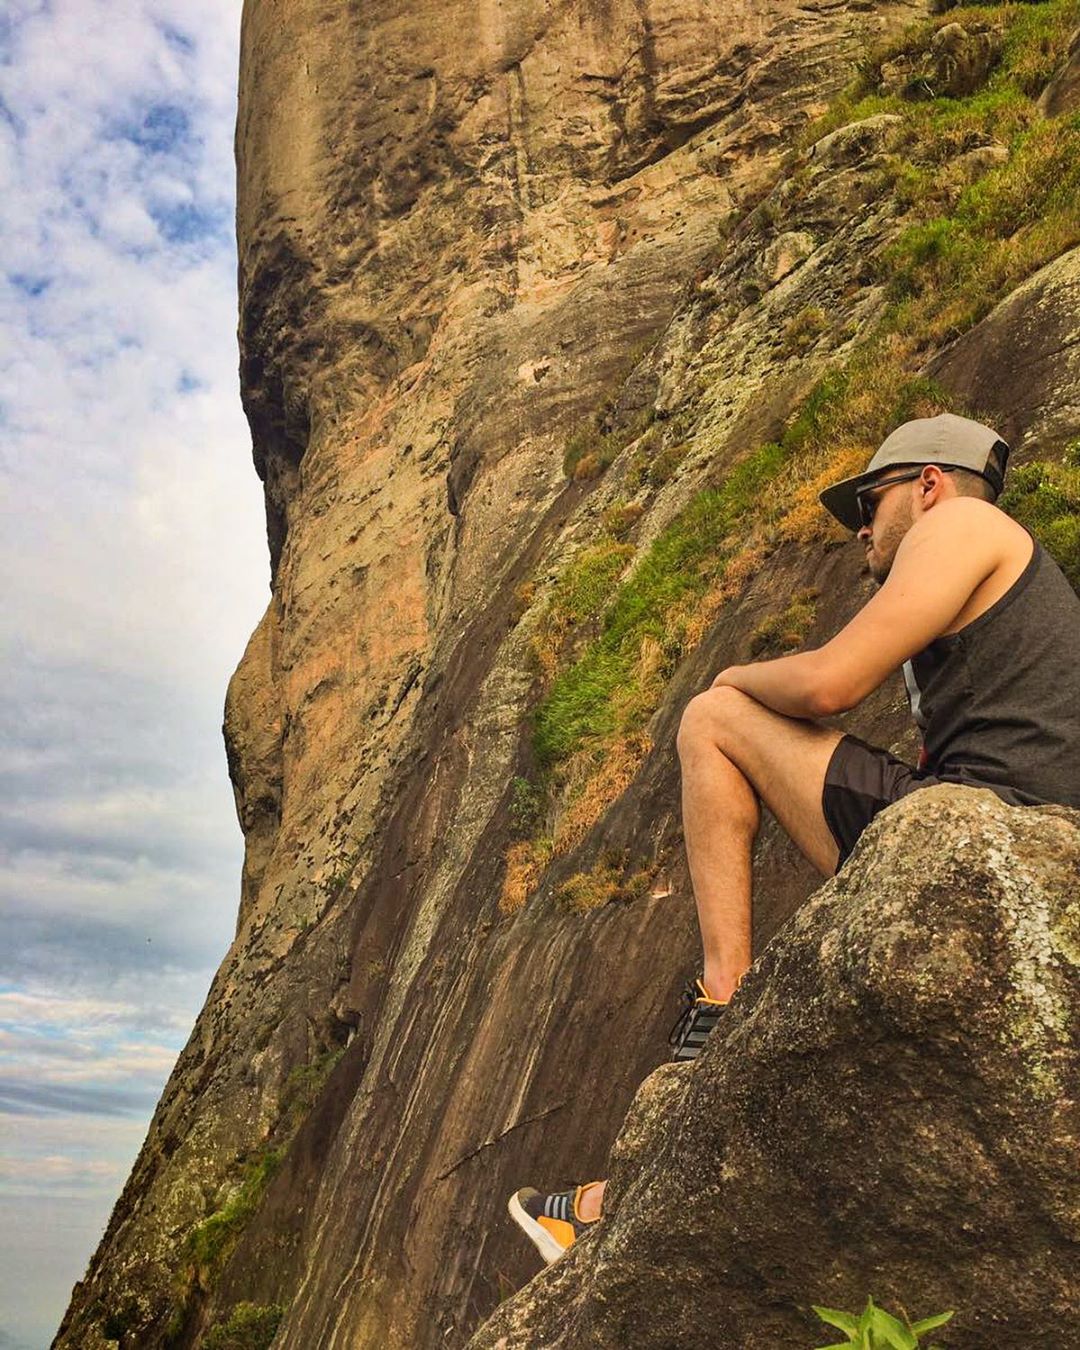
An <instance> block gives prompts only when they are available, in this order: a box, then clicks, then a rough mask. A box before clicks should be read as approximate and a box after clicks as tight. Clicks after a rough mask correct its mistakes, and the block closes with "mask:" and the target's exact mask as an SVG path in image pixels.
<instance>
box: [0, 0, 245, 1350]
mask: <svg viewBox="0 0 1080 1350" xmlns="http://www.w3.org/2000/svg"><path fill="white" fill-rule="evenodd" d="M239 18H240V0H3V4H2V7H0V597H2V604H0V676H2V679H3V684H4V698H3V701H2V704H0V709H2V710H0V1350H43V1347H46V1346H48V1344H49V1342H50V1341H51V1339H52V1336H53V1334H54V1333H55V1331H56V1328H57V1326H58V1324H59V1321H60V1318H61V1316H62V1315H63V1312H64V1309H65V1307H66V1305H67V1302H68V1298H69V1296H70V1292H71V1287H72V1284H73V1283H74V1282H75V1281H76V1280H77V1279H80V1278H81V1277H82V1275H83V1274H84V1272H85V1269H86V1264H87V1262H88V1260H89V1258H90V1255H91V1254H92V1252H93V1249H94V1248H95V1247H96V1245H97V1242H98V1239H99V1238H100V1236H101V1233H102V1231H103V1229H104V1226H105V1223H106V1222H107V1220H108V1216H109V1212H110V1210H111V1208H112V1204H113V1202H114V1201H115V1199H116V1197H117V1196H118V1194H119V1192H120V1188H121V1186H122V1184H123V1182H124V1179H125V1177H126V1176H127V1173H128V1171H129V1169H130V1166H131V1163H132V1162H133V1160H134V1157H135V1155H136V1153H137V1151H138V1149H139V1146H140V1144H141V1143H142V1140H143V1137H144V1136H145V1133H146V1127H147V1124H148V1123H149V1119H150V1115H151V1113H152V1111H153V1107H154V1104H155V1103H156V1101H157V1099H158V1096H159V1095H160V1092H161V1089H162V1087H163V1085H164V1082H165V1080H166V1078H167V1077H168V1074H169V1071H170V1069H171V1067H172V1065H173V1063H174V1061H175V1059H176V1055H177V1053H178V1051H179V1049H180V1048H181V1046H182V1045H183V1043H184V1041H185V1040H186V1038H187V1035H188V1032H189V1031H190V1028H191V1025H192V1022H193V1021H194V1018H195V1015H196V1014H197V1012H198V1010H199V1008H200V1007H201V1005H202V1002H203V999H204V997H205V994H206V990H207V988H208V986H209V983H210V980H211V978H212V975H213V972H214V969H215V968H216V966H217V964H218V962H219V961H220V960H221V958H222V956H223V955H224V953H225V951H226V949H227V947H228V944H229V942H230V940H231V938H232V934H233V931H234V925H235V920H236V910H237V905H238V900H239V876H240V863H241V856H242V841H241V836H240V831H239V828H238V826H237V823H236V814H235V809H234V805H233V798H232V791H231V788H230V786H229V782H228V776H227V772H226V766H225V755H224V749H223V746H222V741H221V730H220V729H221V720H222V708H223V701H224V695H225V687H226V684H227V682H228V678H229V675H230V674H231V673H232V670H233V669H234V668H235V666H236V663H237V661H238V660H239V658H240V656H241V654H242V652H243V648H244V644H245V642H246V640H247V637H248V635H249V633H250V632H251V630H252V628H253V627H254V626H255V624H256V623H257V621H258V618H259V615H260V614H261V612H262V609H263V607H264V606H265V604H266V601H267V599H268V595H269V591H268V583H269V565H268V558H267V549H266V537H265V524H264V516H263V508H262V493H261V488H260V485H259V482H258V479H257V478H256V475H255V472H254V469H253V467H252V464H251V442H250V437H249V435H248V431H247V426H246V423H245V421H244V418H243V414H242V411H241V408H240V401H239V391H238V385H237V373H236V371H237V352H236V337H235V331H236V255H235V244H234V238H233V192H234V169H233V161H232V133H233V124H234V120H235V109H236V67H237V49H238V33H239Z"/></svg>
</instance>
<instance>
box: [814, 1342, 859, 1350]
mask: <svg viewBox="0 0 1080 1350" xmlns="http://www.w3.org/2000/svg"><path fill="white" fill-rule="evenodd" d="M851 1344H852V1342H851V1341H837V1343H836V1344H835V1345H823V1346H822V1347H821V1350H851Z"/></svg>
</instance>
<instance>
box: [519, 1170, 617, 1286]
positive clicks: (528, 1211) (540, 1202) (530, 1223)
mask: <svg viewBox="0 0 1080 1350" xmlns="http://www.w3.org/2000/svg"><path fill="white" fill-rule="evenodd" d="M599 1184H600V1183H599V1182H596V1181H586V1182H584V1183H583V1184H582V1185H581V1186H574V1187H572V1188H571V1189H570V1190H568V1191H554V1192H552V1193H551V1194H550V1195H541V1194H540V1192H539V1191H536V1190H533V1188H532V1187H531V1186H523V1187H522V1188H521V1190H520V1191H515V1192H514V1194H513V1195H512V1196H511V1197H510V1200H509V1203H508V1204H507V1209H508V1210H509V1211H510V1217H511V1218H512V1219H513V1220H514V1222H515V1223H516V1224H517V1225H518V1227H519V1228H520V1229H521V1230H522V1232H524V1233H525V1234H526V1235H527V1236H528V1237H529V1239H530V1240H531V1241H532V1243H533V1244H534V1246H535V1247H536V1250H537V1251H538V1252H539V1253H540V1255H541V1256H542V1257H543V1258H544V1261H545V1263H546V1264H547V1265H549V1266H550V1265H551V1263H552V1261H556V1260H558V1258H559V1257H560V1256H562V1254H563V1252H564V1251H566V1249H567V1248H568V1247H572V1246H573V1244H574V1242H575V1241H576V1240H577V1239H578V1238H579V1237H580V1236H581V1235H582V1233H584V1231H585V1229H586V1228H588V1227H589V1226H590V1225H591V1224H594V1223H596V1220H595V1219H583V1218H582V1217H581V1214H580V1212H579V1209H578V1205H579V1202H580V1200H581V1193H582V1191H584V1190H586V1189H587V1188H588V1187H589V1186H598V1185H599Z"/></svg>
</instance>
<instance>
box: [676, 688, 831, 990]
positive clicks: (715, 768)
mask: <svg viewBox="0 0 1080 1350" xmlns="http://www.w3.org/2000/svg"><path fill="white" fill-rule="evenodd" d="M840 735H841V733H840V732H838V731H835V730H833V729H832V728H831V727H824V726H820V725H818V724H817V723H815V722H803V721H798V720H796V719H795V718H792V717H784V716H782V715H781V714H780V713H775V712H773V711H772V710H771V709H770V708H765V707H763V706H762V705H761V704H760V703H757V702H756V701H755V700H754V699H752V698H750V697H749V696H748V695H746V694H743V693H741V692H740V691H739V690H737V689H731V688H729V687H727V686H721V687H720V688H716V689H708V690H706V691H705V692H704V693H702V694H699V695H697V697H696V698H693V699H691V701H690V703H689V704H688V705H687V707H686V711H685V712H684V714H683V718H682V722H681V723H680V726H679V735H678V741H677V745H678V750H679V761H680V763H681V765H682V815H683V835H684V837H685V840H686V856H687V862H688V865H689V868H690V881H691V885H692V886H693V890H694V901H695V903H696V905H697V913H698V925H699V927H700V929H701V944H702V948H703V951H704V966H705V969H704V984H705V988H706V990H707V992H708V994H709V997H710V998H715V999H719V1000H720V1001H721V1002H726V1001H727V1000H728V999H729V998H730V997H731V995H732V994H733V993H734V991H735V987H736V985H737V984H738V983H739V981H740V980H741V979H742V977H743V975H744V974H745V973H746V971H747V970H748V969H749V966H750V924H751V912H752V900H751V884H752V867H751V860H752V855H753V848H754V840H755V838H756V837H757V832H758V828H759V826H760V823H761V811H760V807H759V798H763V799H764V800H765V802H766V804H767V805H768V806H769V808H770V809H771V810H772V811H773V813H774V814H775V815H776V817H777V818H778V820H779V821H780V824H781V825H782V826H783V827H784V829H785V830H786V831H787V833H788V834H789V835H790V836H791V838H792V839H793V840H794V841H795V843H796V845H797V846H798V847H799V849H800V850H801V852H802V853H803V854H804V856H805V857H806V858H807V859H808V860H809V861H810V862H812V863H813V864H814V866H815V867H817V869H818V870H819V871H820V872H821V873H822V874H823V875H825V876H831V875H832V874H833V872H835V870H836V863H837V858H838V852H837V848H836V844H835V842H834V840H833V838H832V834H831V832H830V830H829V827H828V825H827V824H826V823H825V817H824V814H823V812H822V809H821V793H822V787H823V785H824V782H825V771H826V769H827V768H828V764H829V760H830V759H831V758H832V753H833V751H834V750H835V748H836V744H837V742H838V741H839V740H840Z"/></svg>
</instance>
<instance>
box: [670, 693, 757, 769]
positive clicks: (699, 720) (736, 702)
mask: <svg viewBox="0 0 1080 1350" xmlns="http://www.w3.org/2000/svg"><path fill="white" fill-rule="evenodd" d="M760 707H761V705H760V704H759V703H757V702H756V701H755V700H754V699H752V698H751V697H750V695H749V694H744V693H743V692H742V690H741V689H734V688H733V687H732V686H731V685H729V684H721V685H716V686H715V687H712V688H709V689H705V690H702V692H701V693H700V694H695V695H694V697H693V698H692V699H691V700H690V702H689V703H688V704H687V705H686V707H685V708H684V709H683V715H682V718H681V719H680V721H679V730H678V734H677V735H676V737H675V746H676V749H677V750H678V752H679V754H680V755H683V754H684V753H685V752H686V751H687V750H688V749H691V748H692V747H694V746H698V745H700V744H701V742H702V740H707V741H709V742H710V743H712V744H720V743H721V740H722V738H723V734H724V732H725V730H734V729H735V728H736V727H738V726H739V724H740V723H743V722H745V721H746V717H747V714H748V713H753V712H754V711H755V710H759V709H760Z"/></svg>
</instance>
